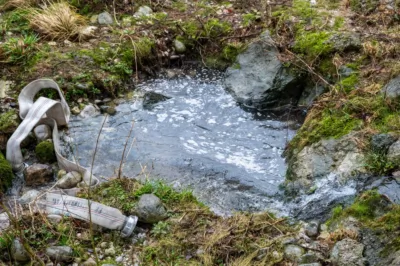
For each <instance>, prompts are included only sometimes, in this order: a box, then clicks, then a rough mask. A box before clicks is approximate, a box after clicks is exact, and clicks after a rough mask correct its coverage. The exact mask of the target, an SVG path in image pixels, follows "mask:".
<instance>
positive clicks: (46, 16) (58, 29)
mask: <svg viewBox="0 0 400 266" xmlns="http://www.w3.org/2000/svg"><path fill="white" fill-rule="evenodd" d="M28 19H29V22H30V25H31V27H32V28H33V29H34V30H36V31H37V32H39V33H40V34H42V35H44V37H45V38H48V39H52V40H81V39H83V38H85V37H86V35H85V34H84V33H83V29H84V28H85V27H86V26H87V24H86V20H85V19H84V17H82V16H81V15H79V14H78V13H76V12H75V10H74V9H73V8H72V7H71V6H70V5H69V4H68V3H65V2H60V3H50V4H49V5H48V6H45V7H44V8H43V9H31V10H30V14H29V17H28Z"/></svg>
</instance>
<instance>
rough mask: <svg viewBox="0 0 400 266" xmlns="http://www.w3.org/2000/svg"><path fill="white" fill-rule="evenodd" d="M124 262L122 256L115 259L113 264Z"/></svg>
mask: <svg viewBox="0 0 400 266" xmlns="http://www.w3.org/2000/svg"><path fill="white" fill-rule="evenodd" d="M123 260H124V257H123V256H119V257H117V258H116V259H115V262H118V263H119V262H122V261H123Z"/></svg>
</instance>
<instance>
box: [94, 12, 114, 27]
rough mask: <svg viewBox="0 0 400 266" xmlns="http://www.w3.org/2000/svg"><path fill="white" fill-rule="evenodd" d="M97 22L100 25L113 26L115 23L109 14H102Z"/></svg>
mask: <svg viewBox="0 0 400 266" xmlns="http://www.w3.org/2000/svg"><path fill="white" fill-rule="evenodd" d="M97 21H98V23H99V24H100V25H111V24H113V23H114V20H113V18H112V16H111V15H110V13H108V12H103V13H100V14H99V16H98V18H97Z"/></svg>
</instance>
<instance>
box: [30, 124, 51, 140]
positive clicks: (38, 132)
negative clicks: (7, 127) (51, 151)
mask: <svg viewBox="0 0 400 266" xmlns="http://www.w3.org/2000/svg"><path fill="white" fill-rule="evenodd" d="M33 133H34V135H35V137H36V139H37V140H38V141H39V142H40V141H44V140H47V139H51V137H52V131H51V128H50V127H49V126H48V125H38V126H36V127H35V128H34V129H33Z"/></svg>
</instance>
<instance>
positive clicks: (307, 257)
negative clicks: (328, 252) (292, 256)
mask: <svg viewBox="0 0 400 266" xmlns="http://www.w3.org/2000/svg"><path fill="white" fill-rule="evenodd" d="M315 262H318V257H317V255H315V254H314V253H311V252H308V253H306V254H304V255H303V256H301V258H300V263H303V264H307V263H315Z"/></svg>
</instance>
